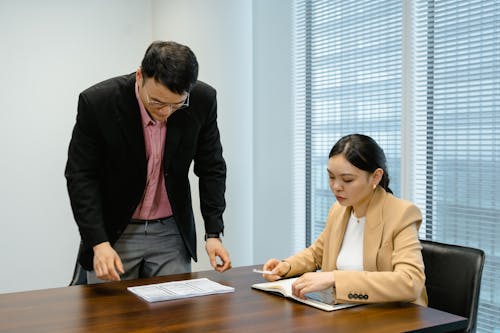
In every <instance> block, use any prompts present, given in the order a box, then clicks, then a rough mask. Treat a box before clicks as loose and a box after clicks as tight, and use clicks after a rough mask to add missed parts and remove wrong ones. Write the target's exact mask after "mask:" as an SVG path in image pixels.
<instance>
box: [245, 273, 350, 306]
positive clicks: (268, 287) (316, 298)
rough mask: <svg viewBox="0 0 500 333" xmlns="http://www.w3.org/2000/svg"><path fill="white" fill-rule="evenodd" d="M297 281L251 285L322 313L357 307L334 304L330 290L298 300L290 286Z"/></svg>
mask: <svg viewBox="0 0 500 333" xmlns="http://www.w3.org/2000/svg"><path fill="white" fill-rule="evenodd" d="M297 279H298V278H292V279H283V280H278V281H274V282H263V283H256V284H254V285H252V288H254V289H259V290H263V291H267V292H270V293H274V294H278V295H281V296H284V297H288V298H291V299H294V300H296V301H297V302H301V303H304V304H307V305H310V306H314V307H315V308H318V309H321V310H324V311H335V310H340V309H345V308H349V307H352V306H355V305H359V304H357V303H344V304H335V300H334V299H333V292H332V288H330V289H326V290H322V291H317V292H312V293H308V294H306V299H300V298H298V297H296V296H294V295H292V284H293V282H294V281H295V280H297Z"/></svg>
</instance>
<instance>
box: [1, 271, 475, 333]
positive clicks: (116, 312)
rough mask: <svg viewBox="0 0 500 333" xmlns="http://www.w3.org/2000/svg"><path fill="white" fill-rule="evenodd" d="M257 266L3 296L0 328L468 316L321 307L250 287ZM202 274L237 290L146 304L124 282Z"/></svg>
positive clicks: (336, 325)
mask: <svg viewBox="0 0 500 333" xmlns="http://www.w3.org/2000/svg"><path fill="white" fill-rule="evenodd" d="M255 267H256V266H248V267H238V268H233V269H231V270H230V271H228V272H226V273H222V274H221V273H217V272H215V271H206V272H197V273H192V274H181V275H172V276H168V277H158V278H151V279H142V280H132V281H122V282H112V283H105V284H100V285H93V286H73V287H65V288H55V289H46V290H37V291H28V292H19V293H10V294H2V295H0V332H37V333H43V332H106V333H109V332H255V333H262V332H273V333H275V332H308V333H312V332H315V333H316V332H356V333H359V332H384V333H387V332H449V331H451V330H455V329H458V328H464V327H465V325H466V320H465V318H462V317H458V316H455V315H452V314H448V313H446V312H441V311H438V310H434V309H430V308H426V307H421V306H417V305H413V304H373V305H365V306H359V307H354V308H349V309H343V310H338V311H334V312H324V311H322V310H318V309H316V308H312V307H310V306H307V305H303V304H301V303H296V302H293V301H291V300H288V299H285V298H282V297H278V296H276V295H272V294H269V293H266V292H262V291H257V290H254V289H251V288H250V286H251V285H252V284H253V283H257V282H264V280H263V278H262V276H261V275H260V274H256V273H253V272H252V268H255ZM199 277H207V278H209V279H211V280H213V281H216V282H219V283H222V284H224V285H228V286H232V287H234V288H235V290H236V291H235V292H234V293H228V294H219V295H209V296H202V297H195V298H188V299H182V300H173V301H164V302H157V303H148V302H146V301H143V300H142V299H140V298H139V297H137V296H135V295H134V294H132V293H130V292H128V291H127V290H126V288H127V287H128V286H135V285H143V284H150V283H158V282H166V281H172V280H184V279H189V278H199Z"/></svg>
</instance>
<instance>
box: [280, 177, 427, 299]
mask: <svg viewBox="0 0 500 333" xmlns="http://www.w3.org/2000/svg"><path fill="white" fill-rule="evenodd" d="M350 214H351V207H343V206H341V205H340V204H338V203H335V204H333V206H332V208H331V209H330V212H329V214H328V220H327V223H326V227H325V229H324V230H323V232H322V233H321V234H320V235H319V237H318V239H317V240H316V241H315V242H314V243H313V244H312V245H311V246H310V247H308V248H306V249H305V250H303V251H301V252H299V253H297V254H295V255H293V256H291V257H289V258H287V259H285V260H286V261H287V262H289V263H290V266H291V270H290V272H288V274H287V275H286V276H285V277H290V276H296V275H301V274H303V273H305V272H314V271H316V270H318V269H321V270H322V271H324V272H328V271H333V274H334V279H335V288H334V296H335V300H336V301H337V302H339V303H344V302H356V303H378V302H396V301H402V302H413V303H416V304H420V305H427V293H426V290H425V273H424V263H423V260H422V252H421V250H422V246H421V245H420V241H419V238H418V228H419V227H420V224H421V222H422V217H421V213H420V210H419V209H418V208H417V207H416V206H415V205H414V204H412V203H410V202H408V201H404V200H401V199H398V198H396V197H394V196H393V195H391V194H389V193H387V192H386V191H385V190H384V189H382V188H380V187H377V189H376V190H375V193H374V196H373V198H372V199H371V201H370V204H369V206H368V210H367V213H366V222H365V229H364V241H363V269H364V271H340V270H337V257H338V254H339V251H340V247H341V245H342V240H343V239H344V233H345V230H346V227H347V223H348V221H349V217H350Z"/></svg>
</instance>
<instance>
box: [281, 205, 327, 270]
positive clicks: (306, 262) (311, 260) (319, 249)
mask: <svg viewBox="0 0 500 333" xmlns="http://www.w3.org/2000/svg"><path fill="white" fill-rule="evenodd" d="M333 212H334V206H332V208H330V212H329V213H328V219H327V221H328V224H327V225H326V227H325V228H324V229H323V231H322V232H321V234H320V235H319V236H318V238H317V239H316V240H315V241H314V243H313V244H311V246H309V247H308V248H306V249H304V250H302V251H300V252H298V253H296V254H294V255H293V256H291V257H289V258H287V259H285V261H286V262H288V263H289V264H290V271H289V272H288V273H287V274H286V275H285V276H284V278H288V277H292V276H298V275H302V274H304V273H306V272H314V271H316V270H318V269H321V267H322V262H323V251H324V247H325V239H326V237H329V236H330V235H331V233H332V231H331V230H332V224H333V222H334V221H333V219H332V215H333Z"/></svg>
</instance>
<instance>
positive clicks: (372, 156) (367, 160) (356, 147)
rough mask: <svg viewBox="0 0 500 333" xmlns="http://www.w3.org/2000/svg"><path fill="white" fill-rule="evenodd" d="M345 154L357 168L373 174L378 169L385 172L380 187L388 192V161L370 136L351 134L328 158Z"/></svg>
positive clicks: (340, 142) (334, 147)
mask: <svg viewBox="0 0 500 333" xmlns="http://www.w3.org/2000/svg"><path fill="white" fill-rule="evenodd" d="M340 154H343V155H344V156H345V158H346V160H348V161H349V163H351V164H352V165H354V166H355V167H356V168H358V169H361V170H364V171H368V172H369V173H373V172H374V171H375V170H377V169H378V168H381V169H382V170H383V171H384V174H383V176H382V179H381V180H380V183H379V185H380V186H381V187H382V188H383V189H385V190H386V191H387V192H389V193H392V191H391V189H390V188H389V172H388V171H387V161H386V159H385V154H384V151H383V150H382V148H380V146H379V145H378V144H377V142H375V140H373V139H372V138H370V137H369V136H366V135H363V134H349V135H346V136H344V137H342V138H341V139H340V140H339V141H337V143H336V144H335V145H334V146H333V148H332V150H330V154H329V155H328V158H331V157H333V156H335V155H340Z"/></svg>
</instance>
